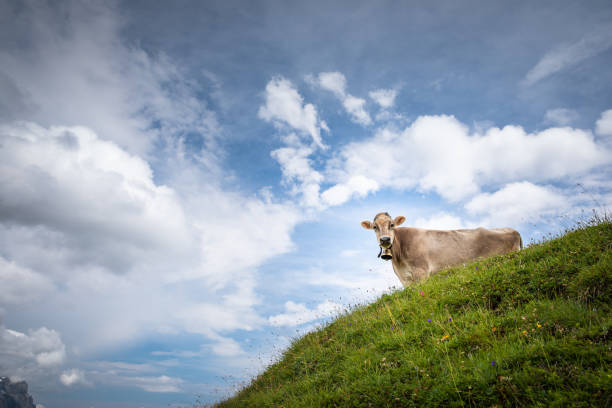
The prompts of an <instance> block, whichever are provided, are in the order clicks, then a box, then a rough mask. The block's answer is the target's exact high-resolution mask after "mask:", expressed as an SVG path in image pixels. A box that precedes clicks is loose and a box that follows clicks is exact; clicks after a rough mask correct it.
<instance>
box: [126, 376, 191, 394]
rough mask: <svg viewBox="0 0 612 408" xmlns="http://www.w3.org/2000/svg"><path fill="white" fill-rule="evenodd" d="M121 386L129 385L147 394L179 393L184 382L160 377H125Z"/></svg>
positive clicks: (173, 378) (178, 379)
mask: <svg viewBox="0 0 612 408" xmlns="http://www.w3.org/2000/svg"><path fill="white" fill-rule="evenodd" d="M123 380H124V382H123V384H122V385H131V386H135V387H138V388H141V389H143V390H145V391H148V392H181V391H182V389H181V386H182V384H183V383H184V381H183V380H182V379H180V378H175V377H169V376H167V375H160V376H158V377H125V378H123Z"/></svg>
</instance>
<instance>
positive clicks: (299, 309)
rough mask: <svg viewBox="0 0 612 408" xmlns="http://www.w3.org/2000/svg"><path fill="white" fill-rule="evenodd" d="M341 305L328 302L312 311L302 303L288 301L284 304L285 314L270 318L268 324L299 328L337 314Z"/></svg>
mask: <svg viewBox="0 0 612 408" xmlns="http://www.w3.org/2000/svg"><path fill="white" fill-rule="evenodd" d="M341 310H342V305H339V304H337V303H334V302H331V301H329V300H327V301H325V302H323V303H320V304H319V305H317V307H315V308H314V309H309V308H308V307H306V305H304V304H302V303H295V302H293V301H291V300H290V301H288V302H286V303H285V313H281V314H278V315H275V316H270V317H269V318H268V322H269V323H270V325H272V326H300V325H302V324H306V323H309V322H312V321H313V320H317V319H322V318H324V317H328V316H332V315H334V314H338V313H339V312H340V311H341Z"/></svg>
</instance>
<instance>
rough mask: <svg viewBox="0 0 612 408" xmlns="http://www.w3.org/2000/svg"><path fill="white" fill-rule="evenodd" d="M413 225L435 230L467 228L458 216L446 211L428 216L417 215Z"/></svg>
mask: <svg viewBox="0 0 612 408" xmlns="http://www.w3.org/2000/svg"><path fill="white" fill-rule="evenodd" d="M414 226H415V227H417V228H426V229H436V230H453V229H460V228H467V226H466V224H465V223H464V222H463V220H462V219H461V218H460V217H458V216H456V215H453V214H449V213H447V212H439V213H436V214H433V215H431V216H430V217H429V218H423V217H419V218H417V219H416V220H415V221H414Z"/></svg>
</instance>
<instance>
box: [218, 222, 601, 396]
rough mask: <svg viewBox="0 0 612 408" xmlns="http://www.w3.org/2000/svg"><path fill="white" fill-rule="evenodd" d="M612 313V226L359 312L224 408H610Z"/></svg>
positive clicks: (464, 271)
mask: <svg viewBox="0 0 612 408" xmlns="http://www.w3.org/2000/svg"><path fill="white" fill-rule="evenodd" d="M611 301H612V224H611V223H610V222H602V223H600V224H599V225H595V226H590V227H586V228H581V229H578V230H576V231H572V232H569V233H567V234H566V235H564V236H563V237H561V238H558V239H555V240H552V241H549V242H545V243H542V244H538V245H534V246H531V247H529V248H527V249H525V250H523V251H521V252H519V253H514V254H509V255H505V256H501V257H494V258H489V259H485V260H482V261H478V262H475V263H473V264H470V265H467V266H465V267H458V268H452V269H449V270H446V271H443V272H442V273H440V274H439V275H437V276H434V277H432V278H431V279H429V280H428V281H427V282H424V283H422V284H419V285H416V286H414V287H412V288H408V289H406V290H403V291H399V292H395V293H393V294H391V295H384V296H382V297H381V298H380V299H379V300H378V301H376V302H375V303H372V304H370V305H367V306H362V307H359V308H356V309H355V310H353V311H351V312H350V313H347V314H345V315H343V316H340V317H339V318H337V319H336V320H335V321H333V322H331V323H330V324H328V325H327V326H326V327H324V328H322V329H320V330H318V331H316V332H313V333H310V334H308V335H306V336H304V337H302V338H300V339H296V340H295V341H294V343H293V344H292V346H291V347H290V348H289V349H288V350H287V351H286V352H285V354H284V355H283V357H282V359H281V360H280V361H279V362H277V363H275V364H273V365H271V366H270V367H269V368H268V369H267V370H266V371H265V372H264V373H263V374H261V375H260V376H259V377H258V378H256V379H254V380H253V381H252V383H251V384H250V385H249V386H248V387H247V388H245V389H244V390H242V391H241V392H240V393H238V394H237V395H236V396H234V397H233V398H231V399H229V400H227V401H224V402H221V403H219V404H218V406H219V407H234V406H241V407H243V406H244V407H246V406H248V407H264V406H275V407H276V406H285V407H300V406H303V407H318V406H324V407H325V406H327V407H395V406H419V407H421V406H496V405H497V406H534V405H535V406H537V405H542V406H575V407H580V406H611V405H612V343H611V341H610V329H611V325H612V313H611V312H612V310H611Z"/></svg>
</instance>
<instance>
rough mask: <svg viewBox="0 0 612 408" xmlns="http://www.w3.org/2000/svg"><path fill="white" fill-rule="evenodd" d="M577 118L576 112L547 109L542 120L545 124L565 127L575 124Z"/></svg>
mask: <svg viewBox="0 0 612 408" xmlns="http://www.w3.org/2000/svg"><path fill="white" fill-rule="evenodd" d="M578 118H579V115H578V112H576V111H575V110H573V109H566V108H557V109H549V110H547V111H546V113H545V114H544V120H545V121H546V122H547V123H552V124H555V125H560V126H565V125H569V124H570V123H572V122H575V121H576V120H577V119H578Z"/></svg>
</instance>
